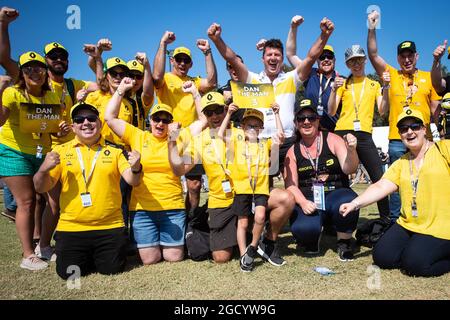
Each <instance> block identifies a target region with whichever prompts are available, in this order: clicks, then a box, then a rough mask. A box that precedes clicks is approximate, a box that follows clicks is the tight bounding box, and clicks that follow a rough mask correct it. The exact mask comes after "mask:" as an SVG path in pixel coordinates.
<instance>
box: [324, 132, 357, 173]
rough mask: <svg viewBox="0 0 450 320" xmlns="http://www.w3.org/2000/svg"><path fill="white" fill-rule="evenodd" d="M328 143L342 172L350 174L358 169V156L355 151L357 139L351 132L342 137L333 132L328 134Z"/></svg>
mask: <svg viewBox="0 0 450 320" xmlns="http://www.w3.org/2000/svg"><path fill="white" fill-rule="evenodd" d="M328 145H329V146H330V149H331V150H332V152H333V151H334V154H335V155H336V157H337V158H338V160H339V164H340V166H341V169H342V172H344V173H345V174H352V173H354V172H356V170H357V169H358V164H359V158H358V154H357V153H356V145H357V139H356V137H355V136H354V135H352V134H351V133H348V134H346V135H345V136H344V138H341V137H339V136H338V135H335V134H329V135H328Z"/></svg>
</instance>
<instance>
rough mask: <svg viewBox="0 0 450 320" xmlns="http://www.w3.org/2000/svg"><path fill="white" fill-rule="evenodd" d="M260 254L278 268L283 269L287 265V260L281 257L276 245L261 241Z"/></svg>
mask: <svg viewBox="0 0 450 320" xmlns="http://www.w3.org/2000/svg"><path fill="white" fill-rule="evenodd" d="M258 254H259V255H260V256H261V257H262V258H263V259H264V260H266V261H269V262H270V264H272V265H274V266H276V267H281V266H283V265H285V264H286V260H284V259H283V258H282V257H281V256H280V254H279V253H278V249H277V248H276V247H275V244H274V243H265V242H264V241H260V242H259V245H258Z"/></svg>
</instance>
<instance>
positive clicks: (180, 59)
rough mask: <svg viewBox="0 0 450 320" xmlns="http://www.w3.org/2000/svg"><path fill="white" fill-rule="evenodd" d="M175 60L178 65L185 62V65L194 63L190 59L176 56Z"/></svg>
mask: <svg viewBox="0 0 450 320" xmlns="http://www.w3.org/2000/svg"><path fill="white" fill-rule="evenodd" d="M174 59H175V61H176V62H177V63H181V62H184V64H190V63H191V62H192V60H191V59H190V58H187V57H179V56H176V57H175V58H174Z"/></svg>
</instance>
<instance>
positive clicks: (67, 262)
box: [55, 228, 127, 279]
mask: <svg viewBox="0 0 450 320" xmlns="http://www.w3.org/2000/svg"><path fill="white" fill-rule="evenodd" d="M55 241H56V272H57V273H58V275H59V276H60V277H61V278H63V279H67V278H69V277H70V276H73V275H74V272H76V270H79V272H80V276H85V275H88V274H90V273H93V272H99V273H101V274H116V273H120V272H122V271H123V269H124V268H125V263H126V244H127V236H126V231H125V228H116V229H108V230H96V231H83V232H62V231H57V232H56V233H55Z"/></svg>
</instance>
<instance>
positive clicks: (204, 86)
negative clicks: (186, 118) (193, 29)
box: [197, 39, 217, 93]
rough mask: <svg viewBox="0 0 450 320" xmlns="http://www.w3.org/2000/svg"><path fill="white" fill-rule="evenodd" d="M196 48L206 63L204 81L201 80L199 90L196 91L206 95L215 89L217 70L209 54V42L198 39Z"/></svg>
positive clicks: (210, 53)
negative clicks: (201, 53)
mask: <svg viewBox="0 0 450 320" xmlns="http://www.w3.org/2000/svg"><path fill="white" fill-rule="evenodd" d="M197 47H198V48H199V49H200V50H201V51H202V52H203V54H204V55H205V62H206V79H202V80H201V82H200V88H198V90H199V91H200V92H201V93H206V92H208V91H210V90H212V89H215V88H216V87H217V69H216V64H215V63H214V58H213V55H212V52H211V46H210V45H209V41H208V40H205V39H198V40H197Z"/></svg>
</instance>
